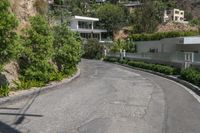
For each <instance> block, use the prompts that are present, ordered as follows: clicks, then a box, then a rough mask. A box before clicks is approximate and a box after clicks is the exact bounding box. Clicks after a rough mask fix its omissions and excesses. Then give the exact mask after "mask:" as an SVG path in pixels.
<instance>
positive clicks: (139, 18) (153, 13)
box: [133, 0, 164, 33]
mask: <svg viewBox="0 0 200 133" xmlns="http://www.w3.org/2000/svg"><path fill="white" fill-rule="evenodd" d="M143 2H144V4H143V6H142V7H141V8H138V9H137V10H136V11H135V14H134V19H133V20H134V21H133V26H134V33H152V32H154V31H155V30H156V28H157V26H158V24H159V23H160V22H161V21H162V16H163V11H164V5H163V3H162V2H160V1H156V0H144V1H143Z"/></svg>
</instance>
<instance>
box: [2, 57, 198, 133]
mask: <svg viewBox="0 0 200 133" xmlns="http://www.w3.org/2000/svg"><path fill="white" fill-rule="evenodd" d="M80 67H81V72H82V74H81V76H80V78H78V79H76V80H75V81H73V82H71V83H70V84H67V85H66V84H63V85H62V86H59V87H57V88H58V90H55V91H51V92H48V93H46V94H42V95H40V94H38V95H35V96H32V97H30V98H29V99H27V100H24V101H22V102H18V103H16V104H13V105H8V106H6V107H2V106H1V107H0V133H19V132H23V133H29V132H30V133H200V104H199V102H198V101H197V100H196V99H195V98H194V97H193V96H192V95H191V94H190V93H189V92H188V91H186V90H185V89H184V87H182V86H181V85H179V84H177V83H175V82H173V81H169V80H167V79H164V78H161V77H158V76H155V75H151V74H148V73H145V72H140V71H136V70H132V69H129V68H124V67H121V66H118V65H113V64H109V63H104V62H101V61H90V60H83V61H82V63H81V64H80Z"/></svg>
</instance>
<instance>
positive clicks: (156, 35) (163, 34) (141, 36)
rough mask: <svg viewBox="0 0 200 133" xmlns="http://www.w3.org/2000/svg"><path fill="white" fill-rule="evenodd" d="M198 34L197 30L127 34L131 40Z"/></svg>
mask: <svg viewBox="0 0 200 133" xmlns="http://www.w3.org/2000/svg"><path fill="white" fill-rule="evenodd" d="M194 35H199V33H198V32H197V31H187V32H176V31H173V32H158V33H153V34H132V35H130V36H129V38H130V40H132V41H151V40H161V39H164V38H172V37H181V36H194Z"/></svg>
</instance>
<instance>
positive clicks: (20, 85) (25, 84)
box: [13, 80, 44, 90]
mask: <svg viewBox="0 0 200 133" xmlns="http://www.w3.org/2000/svg"><path fill="white" fill-rule="evenodd" d="M14 83H15V85H16V87H15V88H14V89H13V90H25V89H30V88H32V87H42V86H44V82H41V81H36V80H28V81H25V80H21V81H20V82H14Z"/></svg>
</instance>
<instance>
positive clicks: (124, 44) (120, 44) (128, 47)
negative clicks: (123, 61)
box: [110, 40, 136, 53]
mask: <svg viewBox="0 0 200 133" xmlns="http://www.w3.org/2000/svg"><path fill="white" fill-rule="evenodd" d="M120 50H125V51H126V52H129V53H134V52H135V51H136V45H135V44H134V43H132V42H130V41H123V40H118V41H115V42H113V44H112V45H111V46H110V51H111V52H114V53H116V52H120Z"/></svg>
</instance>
